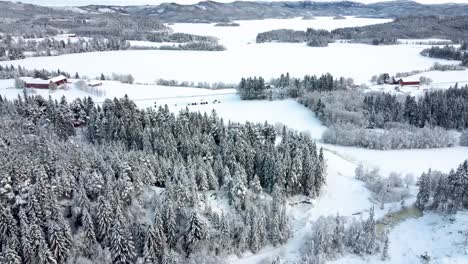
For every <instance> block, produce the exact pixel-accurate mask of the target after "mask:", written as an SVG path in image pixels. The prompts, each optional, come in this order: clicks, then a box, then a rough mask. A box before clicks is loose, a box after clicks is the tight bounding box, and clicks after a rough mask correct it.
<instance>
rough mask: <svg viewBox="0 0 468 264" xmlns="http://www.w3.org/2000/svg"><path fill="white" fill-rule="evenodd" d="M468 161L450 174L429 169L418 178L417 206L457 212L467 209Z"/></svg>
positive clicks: (445, 211) (422, 208) (424, 208)
mask: <svg viewBox="0 0 468 264" xmlns="http://www.w3.org/2000/svg"><path fill="white" fill-rule="evenodd" d="M467 178H468V161H465V162H463V163H462V164H460V166H459V167H458V168H457V169H455V170H451V171H450V172H449V173H448V174H445V173H442V172H438V171H432V170H429V171H428V172H424V173H423V174H422V175H421V177H420V178H419V180H418V186H419V192H418V195H417V200H416V206H417V207H419V209H421V210H426V209H427V210H431V209H432V210H436V211H439V212H443V213H456V212H457V211H459V210H463V209H466V205H467V204H468V203H467V202H468V201H467V197H468V195H467V194H468V193H467V191H468V181H467Z"/></svg>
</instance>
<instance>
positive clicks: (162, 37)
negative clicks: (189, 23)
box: [146, 32, 216, 43]
mask: <svg viewBox="0 0 468 264" xmlns="http://www.w3.org/2000/svg"><path fill="white" fill-rule="evenodd" d="M146 40H147V41H151V42H158V43H161V42H171V43H187V42H200V41H201V42H213V41H216V38H214V37H207V36H199V35H193V34H187V33H169V32H157V33H153V34H151V35H148V36H146Z"/></svg>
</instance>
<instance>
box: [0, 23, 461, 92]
mask: <svg viewBox="0 0 468 264" xmlns="http://www.w3.org/2000/svg"><path fill="white" fill-rule="evenodd" d="M387 21H389V20H385V19H364V18H347V19H346V20H333V19H332V18H330V17H325V18H324V17H322V18H317V19H315V20H302V19H301V18H296V19H269V20H252V21H237V22H238V23H239V24H240V25H241V26H240V27H215V26H214V25H213V24H174V25H172V27H173V28H174V29H175V31H176V32H185V33H193V34H203V35H209V36H215V37H217V38H219V40H220V43H222V44H224V45H225V46H226V47H227V50H226V51H219V52H209V51H168V50H130V51H110V52H95V53H82V54H70V55H62V56H56V57H35V58H27V59H23V60H17V61H8V62H2V63H1V65H10V64H13V65H15V66H16V65H21V66H23V67H26V68H28V69H34V68H39V69H42V68H45V69H49V70H56V69H57V68H59V69H61V70H63V71H66V72H70V73H75V72H78V73H80V75H81V76H83V75H86V76H89V77H96V76H100V74H101V73H104V74H106V75H110V74H112V73H121V74H128V73H130V74H132V75H133V76H134V77H135V79H136V80H137V81H138V82H145V83H153V82H154V81H155V80H156V79H159V78H162V79H173V80H178V81H193V82H211V83H214V82H225V83H237V82H239V80H240V78H242V77H248V76H254V75H256V76H263V77H265V78H266V79H269V78H272V77H278V76H279V75H281V74H283V73H286V72H289V73H290V74H291V75H292V76H299V77H302V76H303V75H306V74H323V73H326V72H330V73H332V74H333V75H335V76H344V77H352V78H354V79H355V80H356V83H358V84H360V83H367V82H368V81H369V80H370V78H371V76H373V75H375V74H378V73H383V72H386V73H390V74H394V73H396V72H405V71H412V70H417V69H419V70H425V69H428V68H429V67H430V66H432V65H433V64H434V63H435V62H439V63H441V64H456V63H458V62H456V61H451V62H450V61H444V60H437V59H431V58H426V57H422V56H420V54H419V53H420V51H421V50H423V49H424V48H427V47H429V46H428V45H416V44H408V45H393V46H392V45H389V46H371V45H364V44H347V43H334V44H331V45H330V46H329V47H325V48H312V47H308V46H306V45H305V44H291V43H263V44H256V43H255V36H256V35H257V33H259V32H263V31H267V30H272V29H278V28H290V29H297V30H299V29H301V30H305V29H307V28H308V27H313V28H316V29H328V30H331V29H334V28H339V27H343V26H362V25H368V24H377V23H384V22H387ZM134 44H135V43H134ZM138 44H141V45H150V44H148V43H141V42H140V43H138ZM357 64H359V67H356V65H357Z"/></svg>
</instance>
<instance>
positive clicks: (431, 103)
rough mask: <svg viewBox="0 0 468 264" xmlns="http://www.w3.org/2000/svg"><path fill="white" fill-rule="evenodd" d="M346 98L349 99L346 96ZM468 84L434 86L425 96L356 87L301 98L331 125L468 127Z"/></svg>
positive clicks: (311, 94)
mask: <svg viewBox="0 0 468 264" xmlns="http://www.w3.org/2000/svg"><path fill="white" fill-rule="evenodd" d="M342 98H346V99H342ZM467 101H468V87H467V86H465V87H462V88H457V87H452V88H449V89H447V90H432V91H429V92H427V93H425V94H424V96H422V97H421V98H417V97H414V96H409V95H408V96H406V97H405V96H397V95H392V94H387V93H371V94H364V93H360V92H356V91H343V92H341V93H340V92H334V93H309V94H307V95H306V96H304V97H303V98H302V99H301V100H300V102H302V103H303V104H305V105H306V106H308V107H309V108H311V109H312V110H314V111H315V112H316V113H317V115H318V117H319V118H321V119H322V121H324V122H325V124H327V125H331V124H353V125H356V126H359V127H363V128H387V127H388V126H392V125H393V123H406V124H409V125H412V126H415V127H419V128H423V127H425V126H431V127H435V126H438V127H442V128H445V129H457V130H463V129H465V128H467V126H468V125H467V122H468V118H467V115H468V112H467V111H468V109H467V108H466V106H467Z"/></svg>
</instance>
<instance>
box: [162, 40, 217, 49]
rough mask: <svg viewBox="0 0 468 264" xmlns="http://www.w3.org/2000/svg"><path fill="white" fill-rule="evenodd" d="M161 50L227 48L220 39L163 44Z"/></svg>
mask: <svg viewBox="0 0 468 264" xmlns="http://www.w3.org/2000/svg"><path fill="white" fill-rule="evenodd" d="M159 49H161V50H203V51H223V50H226V47H224V46H223V45H221V44H218V41H199V42H189V43H184V44H178V45H162V46H160V47H159Z"/></svg>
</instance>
